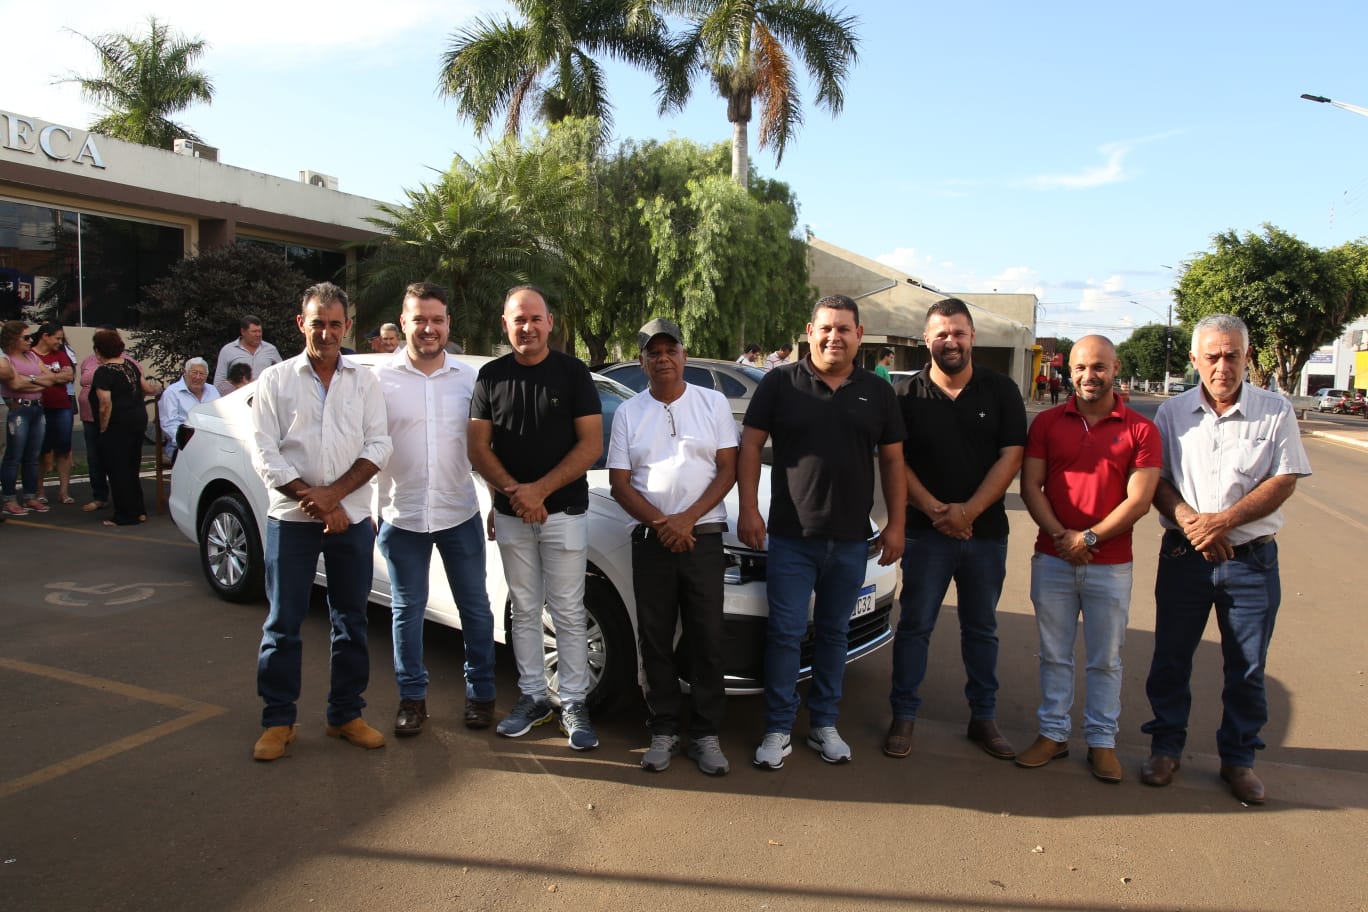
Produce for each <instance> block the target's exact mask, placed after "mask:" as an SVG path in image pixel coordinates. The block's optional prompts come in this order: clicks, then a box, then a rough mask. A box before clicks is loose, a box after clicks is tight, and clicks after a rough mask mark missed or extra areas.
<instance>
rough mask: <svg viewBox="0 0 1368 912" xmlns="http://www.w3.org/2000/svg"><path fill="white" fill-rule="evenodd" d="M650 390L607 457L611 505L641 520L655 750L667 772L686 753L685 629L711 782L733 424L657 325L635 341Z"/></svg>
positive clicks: (635, 559) (620, 417) (644, 645)
mask: <svg viewBox="0 0 1368 912" xmlns="http://www.w3.org/2000/svg"><path fill="white" fill-rule="evenodd" d="M637 342H638V345H639V347H640V350H641V369H642V371H643V372H644V373H645V374H646V378H647V381H648V382H649V386H648V387H647V388H646V389H645V390H643V391H641V392H640V393H638V394H637V395H635V396H633V397H632V398H631V399H629V400H627V401H626V402H624V403H623V404H622V405H621V406H619V407H618V409H617V412H616V413H615V414H614V416H613V431H612V439H611V440H610V442H609V445H608V477H609V480H610V482H611V484H612V490H613V497H614V499H616V500H617V502H618V503H620V504H621V505H622V508H623V509H624V510H626V511H627V512H628V514H630V515H631V517H632V518H633V519H635V520H636V524H634V525H633V527H632V532H631V536H632V589H633V593H634V595H635V597H636V606H637V639H638V642H639V644H640V647H641V665H642V670H643V672H644V675H645V680H646V706H647V710H648V712H649V720H648V723H647V724H648V725H649V727H650V729H651V746H650V748H649V749H648V750H647V751H646V754H645V755H644V756H643V757H642V758H641V765H642V767H643V768H645V769H648V770H654V771H656V772H660V771H662V770H664V769H665V768H666V767H668V766H669V765H670V758H671V757H672V756H673V755H674V754H675V753H676V752H677V751H678V749H679V717H680V714H681V709H682V708H683V702H684V700H683V694H682V693H681V689H680V686H679V677H678V674H677V672H676V669H675V658H674V656H675V648H674V634H675V626H676V624H681V625H682V627H683V647H684V653H685V654H686V655H687V656H688V667H687V671H686V673H687V674H688V676H689V683H690V687H691V701H690V702H691V705H692V712H691V714H690V718H689V742H690V743H689V747H688V755H689V757H691V758H693V759H694V760H695V761H696V762H697V763H698V768H699V769H700V770H702V771H703V772H704V773H707V774H709V775H722V774H723V773H726V772H727V771H728V769H730V766H729V764H728V763H727V758H726V756H725V755H724V754H723V753H722V748H721V745H720V744H719V743H718V737H717V735H718V730H719V729H720V727H721V724H722V708H723V701H724V696H723V693H724V689H723V683H722V678H723V668H722V640H723V632H722V575H723V572H724V571H725V569H726V567H725V557H724V555H723V552H722V533H723V532H724V531H725V530H726V528H727V509H726V507H725V506H724V505H723V503H722V498H723V497H725V496H726V494H727V492H728V491H729V490H731V486H732V484H733V483H734V481H735V480H736V447H737V437H736V422H735V420H734V419H733V418H732V413H731V407H730V405H729V404H728V403H727V399H726V397H725V396H723V395H722V394H721V393H719V392H717V391H716V390H711V389H704V388H703V387H701V386H694V385H692V384H689V383H686V382H685V381H684V363H685V360H686V354H685V348H684V339H683V335H682V334H681V332H680V330H679V327H678V326H677V325H676V324H674V323H671V322H670V321H669V320H652V321H651V322H649V323H647V324H646V325H645V326H643V327H641V332H640V333H638V335H637Z"/></svg>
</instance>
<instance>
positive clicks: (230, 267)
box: [133, 244, 312, 378]
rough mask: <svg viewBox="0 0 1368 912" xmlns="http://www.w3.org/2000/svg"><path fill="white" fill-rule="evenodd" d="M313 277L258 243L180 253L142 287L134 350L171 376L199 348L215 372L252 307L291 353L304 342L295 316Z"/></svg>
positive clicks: (156, 369) (265, 330) (269, 336)
mask: <svg viewBox="0 0 1368 912" xmlns="http://www.w3.org/2000/svg"><path fill="white" fill-rule="evenodd" d="M310 284H312V283H311V282H310V281H309V279H308V278H307V277H306V276H305V275H304V274H303V273H302V272H300V271H299V270H297V269H295V268H294V267H292V266H289V265H287V264H286V262H285V258H284V257H282V256H281V255H280V254H279V252H278V251H272V250H267V249H265V248H263V247H258V246H256V245H254V244H228V245H225V246H223V247H215V248H214V249H213V250H209V251H207V252H205V253H201V254H200V255H199V256H197V257H191V258H189V259H185V260H181V261H180V262H179V263H177V264H176V265H175V266H174V267H172V269H171V271H170V272H169V273H168V274H167V275H165V276H163V277H162V278H161V279H159V280H158V281H156V282H153V283H152V284H151V285H149V286H148V287H147V288H145V289H144V290H143V294H144V296H145V297H144V300H143V301H142V302H140V303H139V304H138V305H137V306H136V309H137V311H138V313H139V314H140V315H141V316H140V318H139V322H138V341H137V343H136V344H135V345H134V346H133V353H134V355H136V356H137V357H138V358H140V359H142V360H143V362H144V363H145V364H148V365H150V367H151V370H150V371H149V373H152V374H154V375H159V376H162V377H168V378H174V377H179V376H180V373H181V367H182V365H183V364H184V363H185V361H186V359H188V358H192V357H195V356H199V357H201V358H204V359H205V360H206V361H208V362H209V373H210V376H212V375H213V372H214V368H215V367H216V365H215V363H214V361H215V359H216V358H217V357H218V352H219V349H220V348H222V347H223V345H224V343H226V342H229V341H231V340H233V339H236V338H237V336H238V321H239V320H241V319H242V317H243V316H244V315H246V314H249V313H250V314H255V315H256V316H258V317H260V318H261V328H262V330H263V334H264V336H265V337H266V339H267V340H268V341H270V342H271V343H272V344H273V345H275V347H276V348H278V349H280V353H281V354H282V355H284V356H285V357H286V358H289V357H291V356H293V355H296V354H298V353H299V351H300V350H301V349H302V348H303V337H302V336H301V335H300V333H299V326H298V324H297V323H296V322H295V316H296V315H297V314H298V313H299V301H300V296H301V294H302V293H303V291H304V289H305V288H308V287H309V285H310Z"/></svg>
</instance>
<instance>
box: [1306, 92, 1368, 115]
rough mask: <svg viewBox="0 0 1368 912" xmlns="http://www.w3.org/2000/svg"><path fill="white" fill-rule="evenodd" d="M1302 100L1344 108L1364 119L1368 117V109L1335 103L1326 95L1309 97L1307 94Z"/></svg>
mask: <svg viewBox="0 0 1368 912" xmlns="http://www.w3.org/2000/svg"><path fill="white" fill-rule="evenodd" d="M1302 98H1305V99H1306V100H1307V101H1314V102H1317V103H1319V104H1328V105H1334V106H1335V107H1337V108H1343V109H1344V110H1346V111H1351V112H1353V113H1354V114H1361V115H1363V116H1364V117H1368V108H1360V107H1359V106H1358V105H1351V104H1345V103H1344V102H1342V101H1335V100H1334V99H1331V98H1326V97H1325V96H1324V95H1307V94H1305V93H1302Z"/></svg>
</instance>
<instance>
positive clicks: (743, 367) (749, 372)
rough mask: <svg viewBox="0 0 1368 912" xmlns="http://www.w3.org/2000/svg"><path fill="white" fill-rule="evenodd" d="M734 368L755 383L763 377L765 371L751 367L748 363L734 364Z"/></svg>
mask: <svg viewBox="0 0 1368 912" xmlns="http://www.w3.org/2000/svg"><path fill="white" fill-rule="evenodd" d="M736 369H737V370H739V371H740V372H741V373H743V374H745V375H746V376H747V377H750V378H751V379H752V380H754V381H755V382H756V383H759V382H760V381H761V380H764V379H765V372H764V371H762V370H761V369H760V368H758V367H751V366H750V365H749V364H738V365H736Z"/></svg>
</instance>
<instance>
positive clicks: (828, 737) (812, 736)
mask: <svg viewBox="0 0 1368 912" xmlns="http://www.w3.org/2000/svg"><path fill="white" fill-rule="evenodd" d="M807 743H808V747H810V748H812V749H813V750H815V751H818V752H820V753H821V755H822V759H823V760H825V761H826V762H827V763H849V762H850V745H849V744H846V743H845V741H843V740H842V739H841V734H840V732H838V731H836V726H834V725H824V726H822V727H821V728H814V729H813V730H812V731H810V732H808V739H807Z"/></svg>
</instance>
